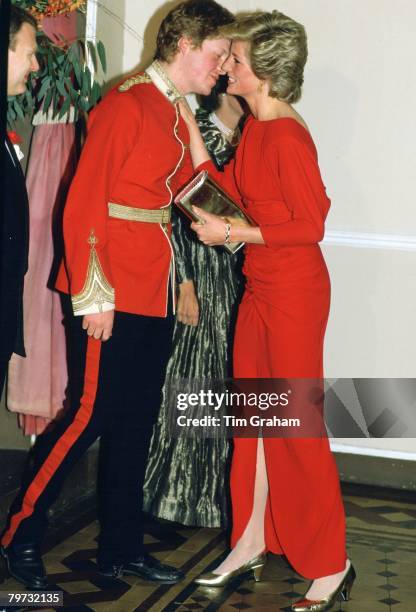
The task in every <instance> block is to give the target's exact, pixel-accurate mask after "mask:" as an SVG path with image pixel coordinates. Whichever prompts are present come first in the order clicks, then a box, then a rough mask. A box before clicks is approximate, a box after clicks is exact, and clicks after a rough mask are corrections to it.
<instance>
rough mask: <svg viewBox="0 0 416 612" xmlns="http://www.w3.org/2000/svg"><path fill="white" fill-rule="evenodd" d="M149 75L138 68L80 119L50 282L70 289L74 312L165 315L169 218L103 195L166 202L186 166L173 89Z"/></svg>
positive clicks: (155, 204) (157, 205) (144, 203)
mask: <svg viewBox="0 0 416 612" xmlns="http://www.w3.org/2000/svg"><path fill="white" fill-rule="evenodd" d="M155 76H156V78H155ZM152 78H154V79H155V81H156V83H157V86H156V85H155V84H154V82H152V80H151V78H150V77H149V76H148V75H147V74H141V75H136V77H132V78H131V79H129V80H128V81H126V82H125V83H124V84H123V85H122V86H121V87H119V88H116V89H113V90H112V91H111V92H110V93H109V94H108V95H107V96H106V97H105V98H104V100H103V101H102V102H101V103H100V104H99V105H98V107H97V108H96V109H95V110H94V111H93V112H92V114H91V117H90V120H89V123H88V137H87V140H86V143H85V145H84V148H83V151H82V155H81V159H80V162H79V165H78V169H77V173H76V175H75V178H74V180H73V182H72V185H71V189H70V192H69V195H68V200H67V203H66V207H65V212H64V241H65V260H64V264H63V265H62V266H61V269H60V272H59V275H58V280H57V285H56V287H57V289H59V290H61V291H64V292H66V293H70V294H71V296H72V301H73V307H74V313H75V314H86V313H92V312H101V311H105V310H111V309H112V308H115V309H116V310H118V311H123V312H128V313H133V314H140V315H148V316H160V317H164V316H166V311H167V294H168V284H169V275H170V271H173V251H172V248H171V244H170V240H169V234H170V225H168V226H166V225H162V224H159V223H146V222H141V221H133V220H125V219H119V218H113V217H110V216H109V214H108V203H109V202H113V203H116V204H121V205H125V206H128V207H133V208H140V209H161V208H162V207H166V206H167V205H168V204H169V203H170V202H171V191H172V192H173V193H174V192H175V190H177V188H178V187H179V186H180V185H181V184H183V183H184V182H185V181H186V180H187V179H188V178H189V177H190V176H191V175H192V173H193V169H192V165H191V161H190V159H189V155H188V153H185V155H184V156H183V157H184V159H183V161H182V163H180V160H181V157H182V153H183V144H182V143H187V142H189V135H188V130H187V129H186V126H185V124H184V122H183V120H182V118H181V117H179V116H178V111H177V108H176V107H175V106H174V104H172V102H171V100H172V101H174V98H175V96H177V95H178V94H177V92H176V91H175V92H174V94H175V96H172V89H174V88H172V87H171V85H172V84H171V83H169V82H166V80H165V81H164V79H163V75H160V74H159V75H157V74H156V75H155V74H154V72H153V74H152ZM169 98H170V99H169ZM175 124H177V136H178V138H176V137H175V134H174V128H175ZM181 141H182V142H181ZM178 165H179V167H177V166H178ZM169 177H170V179H169ZM169 186H170V188H169ZM170 189H171V191H170ZM171 264H172V266H171Z"/></svg>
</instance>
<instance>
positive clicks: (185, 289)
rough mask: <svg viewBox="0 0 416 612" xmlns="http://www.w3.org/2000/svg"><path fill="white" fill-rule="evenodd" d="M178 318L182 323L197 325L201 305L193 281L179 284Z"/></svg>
mask: <svg viewBox="0 0 416 612" xmlns="http://www.w3.org/2000/svg"><path fill="white" fill-rule="evenodd" d="M176 318H177V319H178V321H180V323H184V324H185V325H192V326H193V327H196V326H197V325H198V319H199V305H198V299H197V297H196V294H195V286H194V283H193V281H191V280H189V281H184V282H183V283H180V285H179V296H178V304H177V308H176Z"/></svg>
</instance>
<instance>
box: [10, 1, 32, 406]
mask: <svg viewBox="0 0 416 612" xmlns="http://www.w3.org/2000/svg"><path fill="white" fill-rule="evenodd" d="M36 27H37V24H36V20H35V19H34V18H33V17H32V16H31V15H30V14H29V13H27V12H26V11H24V10H22V9H19V8H17V7H15V6H12V7H11V8H10V27H9V49H8V61H7V95H8V96H17V95H19V94H21V93H24V92H25V91H26V84H27V80H28V78H29V76H30V73H31V72H34V71H36V70H38V68H39V65H38V62H37V59H36V55H35V54H36ZM1 157H2V159H1V161H2V163H1V168H2V171H3V181H2V192H1V217H0V218H1V227H0V250H1V260H0V261H1V267H0V283H1V284H0V394H1V392H2V389H3V385H4V379H5V376H6V372H7V364H8V361H9V359H10V357H11V355H12V353H17V354H18V355H22V356H24V355H25V349H24V344H23V279H24V275H25V273H26V270H27V259H28V241H29V211H28V199H27V192H26V185H25V178H24V175H23V172H22V169H21V166H20V162H19V160H18V158H17V155H16V153H15V150H14V146H13V144H12V143H11V141H10V139H9V137H8V136H7V134H3V135H2V142H1Z"/></svg>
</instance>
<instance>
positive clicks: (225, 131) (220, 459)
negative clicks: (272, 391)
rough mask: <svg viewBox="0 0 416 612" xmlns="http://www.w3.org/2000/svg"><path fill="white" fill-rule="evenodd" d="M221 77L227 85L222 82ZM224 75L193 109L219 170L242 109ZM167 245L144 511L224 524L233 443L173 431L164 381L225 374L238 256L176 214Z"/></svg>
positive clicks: (231, 145) (239, 287)
mask: <svg viewBox="0 0 416 612" xmlns="http://www.w3.org/2000/svg"><path fill="white" fill-rule="evenodd" d="M224 81H225V82H224ZM225 89H226V79H224V78H221V79H220V81H219V83H218V84H217V87H216V88H214V90H213V92H212V94H211V96H207V97H206V98H203V99H201V101H200V103H201V106H200V107H199V108H198V109H197V111H196V119H197V121H198V124H199V127H200V130H201V133H202V136H203V138H204V140H205V143H206V145H207V149H208V151H209V153H210V155H211V157H212V159H213V160H214V162H215V163H216V165H217V166H218V167H219V168H221V167H222V166H223V165H224V164H225V163H226V162H227V161H228V160H229V159H230V158H231V157H232V156H233V155H234V150H235V146H236V145H237V144H238V140H239V134H240V130H239V123H240V122H241V117H242V109H241V107H240V105H239V103H238V101H237V100H236V99H235V98H234V97H232V96H227V94H225V93H222V92H224V91H225ZM172 243H173V246H174V250H175V261H176V272H177V278H178V282H179V287H180V288H179V297H178V307H177V320H176V323H175V329H174V333H173V349H172V355H171V357H170V360H169V363H168V366H167V370H166V380H165V386H164V390H163V400H162V405H161V409H160V414H159V419H158V422H157V424H156V425H155V428H154V433H153V438H152V442H151V446H150V451H149V460H148V466H147V472H146V479H145V485H144V506H143V507H144V510H145V511H146V512H149V513H151V514H152V515H154V516H157V517H159V518H163V519H167V520H170V521H176V522H178V523H181V524H183V525H193V526H203V527H224V526H225V525H226V524H227V514H228V512H227V507H228V497H227V495H228V485H227V482H226V478H227V473H228V459H229V451H230V444H229V441H228V440H227V439H226V438H225V436H224V435H221V434H220V435H218V436H217V437H215V438H200V437H189V436H187V435H186V433H185V434H183V435H180V436H179V437H177V438H173V437H172V436H171V430H170V426H169V423H170V421H171V416H172V415H171V412H172V409H171V407H170V404H169V381H172V382H174V381H177V380H181V379H198V380H202V379H204V380H206V379H223V378H226V377H227V376H230V374H231V360H230V347H231V346H232V331H233V321H234V313H235V312H236V308H237V306H238V303H237V302H238V300H239V297H240V294H241V291H242V276H241V271H240V270H241V258H240V257H239V256H238V254H237V255H229V254H228V253H227V252H225V251H224V250H223V249H221V248H220V249H217V248H212V249H207V248H206V247H205V246H204V245H203V244H201V243H200V242H199V241H197V240H196V239H195V237H194V235H193V232H192V231H191V230H190V229H189V221H188V220H187V219H186V218H184V217H183V216H182V215H181V214H180V213H176V214H175V211H174V219H173V230H172Z"/></svg>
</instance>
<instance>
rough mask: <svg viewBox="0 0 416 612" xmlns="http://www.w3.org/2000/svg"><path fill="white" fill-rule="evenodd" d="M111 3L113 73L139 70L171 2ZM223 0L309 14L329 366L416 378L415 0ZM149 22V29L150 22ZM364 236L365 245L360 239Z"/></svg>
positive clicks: (310, 114)
mask: <svg viewBox="0 0 416 612" xmlns="http://www.w3.org/2000/svg"><path fill="white" fill-rule="evenodd" d="M106 4H107V5H111V9H112V10H113V11H114V12H118V13H119V14H121V15H123V19H124V20H125V22H126V23H127V24H128V26H129V28H132V29H134V30H135V33H133V32H132V31H128V30H126V29H125V31H124V34H123V36H122V42H120V34H121V32H120V30H119V29H118V28H119V26H116V25H114V26H112V27H111V28H107V32H106V39H105V43H106V46H107V50H108V55H110V54H111V53H112V51H111V50H112V47H113V45H114V53H115V54H116V55H117V54H118V55H117V59H116V58H114V60H113V68H114V70H116V69H118V70H119V71H120V72H129V71H132V70H134V69H135V68H136V66H137V65H138V63H139V60H140V58H142V59H149V58H150V57H151V55H152V53H153V40H154V35H155V32H156V28H157V24H158V23H159V22H160V19H161V18H162V16H163V15H164V14H165V13H166V10H167V7H168V8H170V7H171V6H173V4H175V3H173V2H169V3H165V2H162V1H160V0H153V1H149V2H142V1H138V0H115V1H114V2H109V1H108V0H107V1H106ZM223 4H224V5H225V6H227V7H228V8H230V9H231V10H247V9H250V10H251V9H255V8H259V9H264V10H273V9H276V8H278V9H279V10H281V11H283V12H286V13H287V14H288V15H290V16H291V17H293V18H295V19H297V20H299V21H300V22H302V23H303V24H304V25H305V26H306V29H307V32H308V37H309V61H308V65H307V70H306V75H305V87H304V95H303V98H302V101H301V102H300V103H299V105H298V108H299V110H300V112H301V113H302V114H303V115H304V117H305V119H306V121H307V122H308V123H309V126H310V129H311V131H312V133H313V135H314V139H315V142H316V144H317V146H318V151H319V156H320V166H321V170H322V174H323V176H324V180H325V183H326V184H327V188H328V193H329V195H330V196H331V198H332V202H333V205H332V210H331V213H330V215H329V218H328V223H327V227H328V230H329V232H328V235H330V236H331V238H332V240H331V244H327V245H325V246H324V251H325V256H326V258H327V262H328V267H329V269H330V272H331V277H332V283H333V298H332V312H331V318H330V322H329V325H328V332H327V339H326V372H327V375H328V376H329V377H332V378H339V377H352V376H355V377H414V376H415V373H416V334H415V331H414V330H415V316H414V313H415V305H416V272H415V269H416V266H415V260H416V252H415V251H416V213H415V211H414V191H415V188H414V178H413V176H414V172H415V171H414V168H415V167H416V147H415V143H414V139H415V135H416V130H415V127H416V121H415V116H416V113H415V107H416V104H415V99H416V96H415V93H416V80H415V79H414V78H411V74H410V72H411V67H412V64H413V59H414V57H415V56H416V44H415V42H414V36H412V32H411V29H413V26H414V23H415V22H416V4H415V3H414V2H413V0H398V2H396V3H395V4H394V5H393V4H392V3H391V2H390V1H387V0H365V1H362V0H313V2H311V0H279V1H277V0H226V1H225V0H224V1H223ZM99 12H100V11H99ZM149 20H150V23H151V26H150V27H147V28H146V24H147V23H148V22H149ZM143 38H144V40H145V44H144V45H143V40H142V39H143ZM121 47H122V49H123V55H122V61H121V62H120V59H121V58H120V49H121ZM404 238H407V240H406V241H404ZM341 239H342V241H343V243H344V245H343V246H339V243H340V242H341ZM358 244H361V245H363V246H361V247H360V248H357V245H358ZM370 247H371V248H370ZM373 247H376V248H373ZM338 442H340V441H338ZM346 442H348V443H349V444H350V441H346ZM357 444H358V443H357ZM370 444H373V445H374V444H376V445H377V444H379V445H380V441H379V442H377V441H370ZM385 444H387V445H389V444H390V447H391V448H399V449H400V448H402V449H403V450H405V452H409V451H411V450H412V449H413V451H415V452H416V445H415V444H414V443H413V441H410V442H409V441H403V440H397V441H382V444H381V446H382V447H383V446H385Z"/></svg>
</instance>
